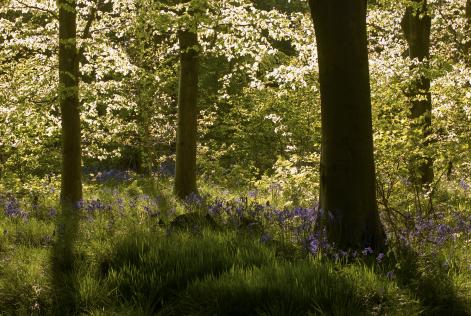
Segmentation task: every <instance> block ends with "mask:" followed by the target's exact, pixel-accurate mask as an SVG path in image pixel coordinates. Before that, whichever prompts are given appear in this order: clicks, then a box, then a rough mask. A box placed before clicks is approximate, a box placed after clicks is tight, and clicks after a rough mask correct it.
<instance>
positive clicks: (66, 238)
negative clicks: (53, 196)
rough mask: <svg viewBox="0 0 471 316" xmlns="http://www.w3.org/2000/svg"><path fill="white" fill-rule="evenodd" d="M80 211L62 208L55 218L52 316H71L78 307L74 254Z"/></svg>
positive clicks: (52, 260)
mask: <svg viewBox="0 0 471 316" xmlns="http://www.w3.org/2000/svg"><path fill="white" fill-rule="evenodd" d="M79 212H80V210H79V209H77V208H74V207H63V208H62V212H61V214H59V216H58V218H57V226H56V230H55V235H56V240H55V243H54V246H53V248H52V254H51V265H52V271H51V272H52V286H53V293H54V314H55V315H73V314H76V313H77V310H78V306H79V299H80V295H79V289H78V280H77V276H76V273H75V271H76V268H77V267H76V264H77V263H76V254H75V251H74V245H75V242H76V239H77V234H78V228H79V221H80V213H79Z"/></svg>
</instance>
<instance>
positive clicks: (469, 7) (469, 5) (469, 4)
mask: <svg viewBox="0 0 471 316" xmlns="http://www.w3.org/2000/svg"><path fill="white" fill-rule="evenodd" d="M466 18H467V19H468V23H471V0H467V1H466Z"/></svg>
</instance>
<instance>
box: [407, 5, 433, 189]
mask: <svg viewBox="0 0 471 316" xmlns="http://www.w3.org/2000/svg"><path fill="white" fill-rule="evenodd" d="M412 1H413V4H414V5H411V6H408V7H407V8H406V12H405V14H404V17H403V19H402V22H401V26H402V30H403V32H404V37H405V38H406V40H407V43H408V45H409V57H410V58H411V59H418V61H419V62H420V63H421V65H422V66H425V67H427V65H428V58H429V57H430V28H431V18H430V15H429V14H428V12H427V2H426V0H412ZM420 72H421V73H420V75H419V76H418V77H417V78H414V79H413V81H412V84H411V87H410V91H409V92H408V97H409V99H410V106H411V119H412V120H413V125H412V126H413V128H414V129H416V130H418V131H419V135H420V138H421V143H420V144H419V146H420V147H421V150H422V151H423V150H425V149H426V147H427V145H428V144H429V141H428V140H427V137H428V136H429V135H430V134H431V127H432V97H431V94H430V79H429V78H428V77H427V76H426V75H424V74H423V71H420ZM433 176H434V175H433V159H432V158H431V157H430V156H429V155H426V154H421V155H420V156H419V157H414V158H413V161H412V164H411V178H412V182H413V183H415V184H416V185H419V186H421V187H424V186H425V187H427V186H429V185H430V184H431V183H432V181H433Z"/></svg>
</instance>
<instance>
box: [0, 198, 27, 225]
mask: <svg viewBox="0 0 471 316" xmlns="http://www.w3.org/2000/svg"><path fill="white" fill-rule="evenodd" d="M3 210H4V213H5V216H7V217H10V218H22V219H23V220H28V213H27V212H25V211H24V210H23V209H22V208H21V206H20V203H19V201H18V200H17V199H16V198H15V197H9V198H7V199H6V201H4V206H3Z"/></svg>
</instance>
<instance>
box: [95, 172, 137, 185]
mask: <svg viewBox="0 0 471 316" xmlns="http://www.w3.org/2000/svg"><path fill="white" fill-rule="evenodd" d="M130 179H131V174H130V172H129V171H122V170H117V169H111V170H107V171H99V172H98V173H97V175H96V177H95V181H96V182H98V183H106V182H110V181H113V182H126V181H128V180H130Z"/></svg>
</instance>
